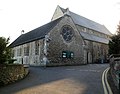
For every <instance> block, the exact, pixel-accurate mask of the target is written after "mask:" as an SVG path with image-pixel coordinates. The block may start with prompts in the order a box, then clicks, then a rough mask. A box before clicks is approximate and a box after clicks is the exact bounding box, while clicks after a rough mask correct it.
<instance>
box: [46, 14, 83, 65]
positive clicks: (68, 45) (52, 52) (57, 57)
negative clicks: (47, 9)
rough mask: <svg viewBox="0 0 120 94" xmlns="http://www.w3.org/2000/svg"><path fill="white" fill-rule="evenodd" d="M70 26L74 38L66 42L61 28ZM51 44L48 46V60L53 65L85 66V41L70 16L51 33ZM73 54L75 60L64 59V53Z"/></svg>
mask: <svg viewBox="0 0 120 94" xmlns="http://www.w3.org/2000/svg"><path fill="white" fill-rule="evenodd" d="M64 25H69V26H71V27H72V28H73V30H74V32H73V38H72V40H71V41H70V42H66V41H65V40H64V39H63V36H62V34H61V28H62V27H63V26H64ZM49 36H50V39H51V41H50V44H49V46H48V59H49V60H50V62H52V63H73V64H84V51H83V39H82V37H81V36H80V34H79V32H78V30H77V28H76V26H75V24H74V23H73V21H72V19H71V18H70V17H69V16H65V17H64V18H63V19H62V20H61V21H60V22H59V23H58V24H57V25H56V26H55V28H53V30H52V31H51V32H50V33H49ZM63 51H70V52H73V54H74V55H73V58H63V57H62V52H63Z"/></svg>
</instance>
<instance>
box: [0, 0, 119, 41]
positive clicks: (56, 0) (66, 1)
mask: <svg viewBox="0 0 120 94" xmlns="http://www.w3.org/2000/svg"><path fill="white" fill-rule="evenodd" d="M57 5H59V6H61V7H63V8H69V10H70V11H72V12H74V13H76V14H79V15H81V16H84V17H86V18H88V19H90V20H93V21H95V22H98V23H100V24H102V25H105V26H106V28H107V29H108V30H109V31H110V32H111V33H113V34H114V33H115V31H116V28H117V25H118V24H119V21H120V1H119V0H0V37H2V36H3V37H5V38H8V37H10V42H13V41H14V40H15V39H16V38H17V37H18V36H20V35H21V31H22V30H24V31H25V33H26V32H29V31H31V30H33V29H35V28H37V27H40V26H42V25H44V24H46V23H48V22H50V21H51V18H52V16H53V13H54V11H55V9H56V7H57Z"/></svg>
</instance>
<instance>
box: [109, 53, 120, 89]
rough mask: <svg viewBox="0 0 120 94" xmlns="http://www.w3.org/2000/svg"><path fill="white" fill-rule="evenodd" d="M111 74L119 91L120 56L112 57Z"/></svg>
mask: <svg viewBox="0 0 120 94" xmlns="http://www.w3.org/2000/svg"><path fill="white" fill-rule="evenodd" d="M109 60H110V73H111V76H112V78H113V81H114V84H115V86H116V87H117V89H120V87H119V84H120V54H113V55H111V56H110V59H109Z"/></svg>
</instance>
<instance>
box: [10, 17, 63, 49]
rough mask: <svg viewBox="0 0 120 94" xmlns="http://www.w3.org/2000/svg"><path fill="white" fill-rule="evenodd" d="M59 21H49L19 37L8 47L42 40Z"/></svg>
mask: <svg viewBox="0 0 120 94" xmlns="http://www.w3.org/2000/svg"><path fill="white" fill-rule="evenodd" d="M60 20H61V18H59V19H57V20H54V21H51V22H50V23H47V24H45V25H43V26H41V27H38V28H36V29H34V30H32V31H30V32H28V33H26V34H22V35H20V36H19V37H18V38H17V39H16V40H15V41H14V42H12V43H11V44H10V47H15V46H18V45H21V44H24V43H28V42H31V41H34V40H38V39H42V38H44V37H45V35H46V34H48V33H49V32H50V31H51V30H52V29H53V28H54V26H56V24H57V23H58V22H59V21H60Z"/></svg>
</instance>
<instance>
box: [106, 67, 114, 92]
mask: <svg viewBox="0 0 120 94" xmlns="http://www.w3.org/2000/svg"><path fill="white" fill-rule="evenodd" d="M109 69H110V68H107V70H106V73H105V82H106V85H107V88H108V92H109V94H113V93H112V90H111V88H110V86H109V84H108V81H107V73H108V70H109Z"/></svg>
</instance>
